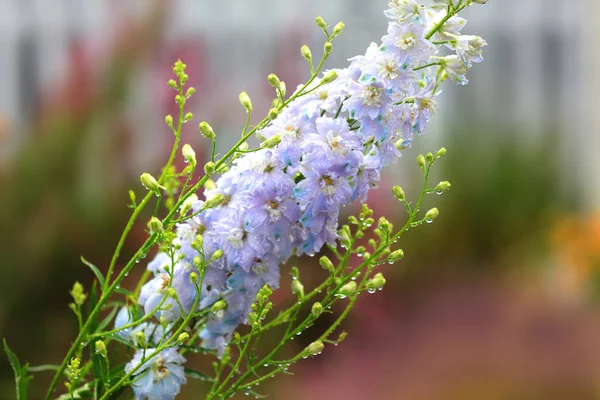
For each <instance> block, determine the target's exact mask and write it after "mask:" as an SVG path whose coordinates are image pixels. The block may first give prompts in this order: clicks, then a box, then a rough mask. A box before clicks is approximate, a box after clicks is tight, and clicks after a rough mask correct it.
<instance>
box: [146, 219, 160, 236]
mask: <svg viewBox="0 0 600 400" xmlns="http://www.w3.org/2000/svg"><path fill="white" fill-rule="evenodd" d="M148 227H149V228H150V231H151V232H152V233H160V232H162V231H163V224H162V222H161V221H160V219H158V218H156V217H152V218H151V219H150V222H148Z"/></svg>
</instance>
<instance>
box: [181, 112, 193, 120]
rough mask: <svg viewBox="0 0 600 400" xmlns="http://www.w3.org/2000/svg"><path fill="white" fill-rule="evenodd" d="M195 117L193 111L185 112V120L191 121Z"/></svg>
mask: <svg viewBox="0 0 600 400" xmlns="http://www.w3.org/2000/svg"><path fill="white" fill-rule="evenodd" d="M193 118H194V114H192V113H191V112H188V113H187V114H185V116H184V117H183V122H189V121H191V120H192V119H193Z"/></svg>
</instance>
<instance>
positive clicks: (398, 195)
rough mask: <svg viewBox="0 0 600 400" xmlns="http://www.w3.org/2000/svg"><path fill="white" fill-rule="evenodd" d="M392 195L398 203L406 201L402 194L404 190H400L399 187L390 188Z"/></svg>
mask: <svg viewBox="0 0 600 400" xmlns="http://www.w3.org/2000/svg"><path fill="white" fill-rule="evenodd" d="M392 193H393V194H394V196H395V197H396V198H397V199H398V200H400V201H404V200H406V195H405V194H404V190H402V188H401V187H400V186H394V187H393V188H392Z"/></svg>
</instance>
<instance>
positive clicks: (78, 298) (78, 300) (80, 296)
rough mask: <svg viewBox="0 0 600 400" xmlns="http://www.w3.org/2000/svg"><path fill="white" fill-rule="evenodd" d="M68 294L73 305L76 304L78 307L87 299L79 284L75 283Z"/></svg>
mask: <svg viewBox="0 0 600 400" xmlns="http://www.w3.org/2000/svg"><path fill="white" fill-rule="evenodd" d="M70 294H71V297H73V300H74V301H75V304H77V305H78V306H80V305H82V304H83V303H84V302H85V299H86V298H87V295H86V294H85V293H84V290H83V285H82V284H81V283H79V282H75V283H74V284H73V289H71V292H70Z"/></svg>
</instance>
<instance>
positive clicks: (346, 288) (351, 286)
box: [340, 281, 356, 296]
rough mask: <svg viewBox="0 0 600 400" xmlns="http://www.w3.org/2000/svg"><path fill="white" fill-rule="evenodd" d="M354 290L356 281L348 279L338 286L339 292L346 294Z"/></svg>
mask: <svg viewBox="0 0 600 400" xmlns="http://www.w3.org/2000/svg"><path fill="white" fill-rule="evenodd" d="M354 292H356V282H354V281H350V282H348V283H346V284H345V285H344V286H342V287H341V288H340V294H341V295H345V296H348V295H350V294H353V293H354Z"/></svg>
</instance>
